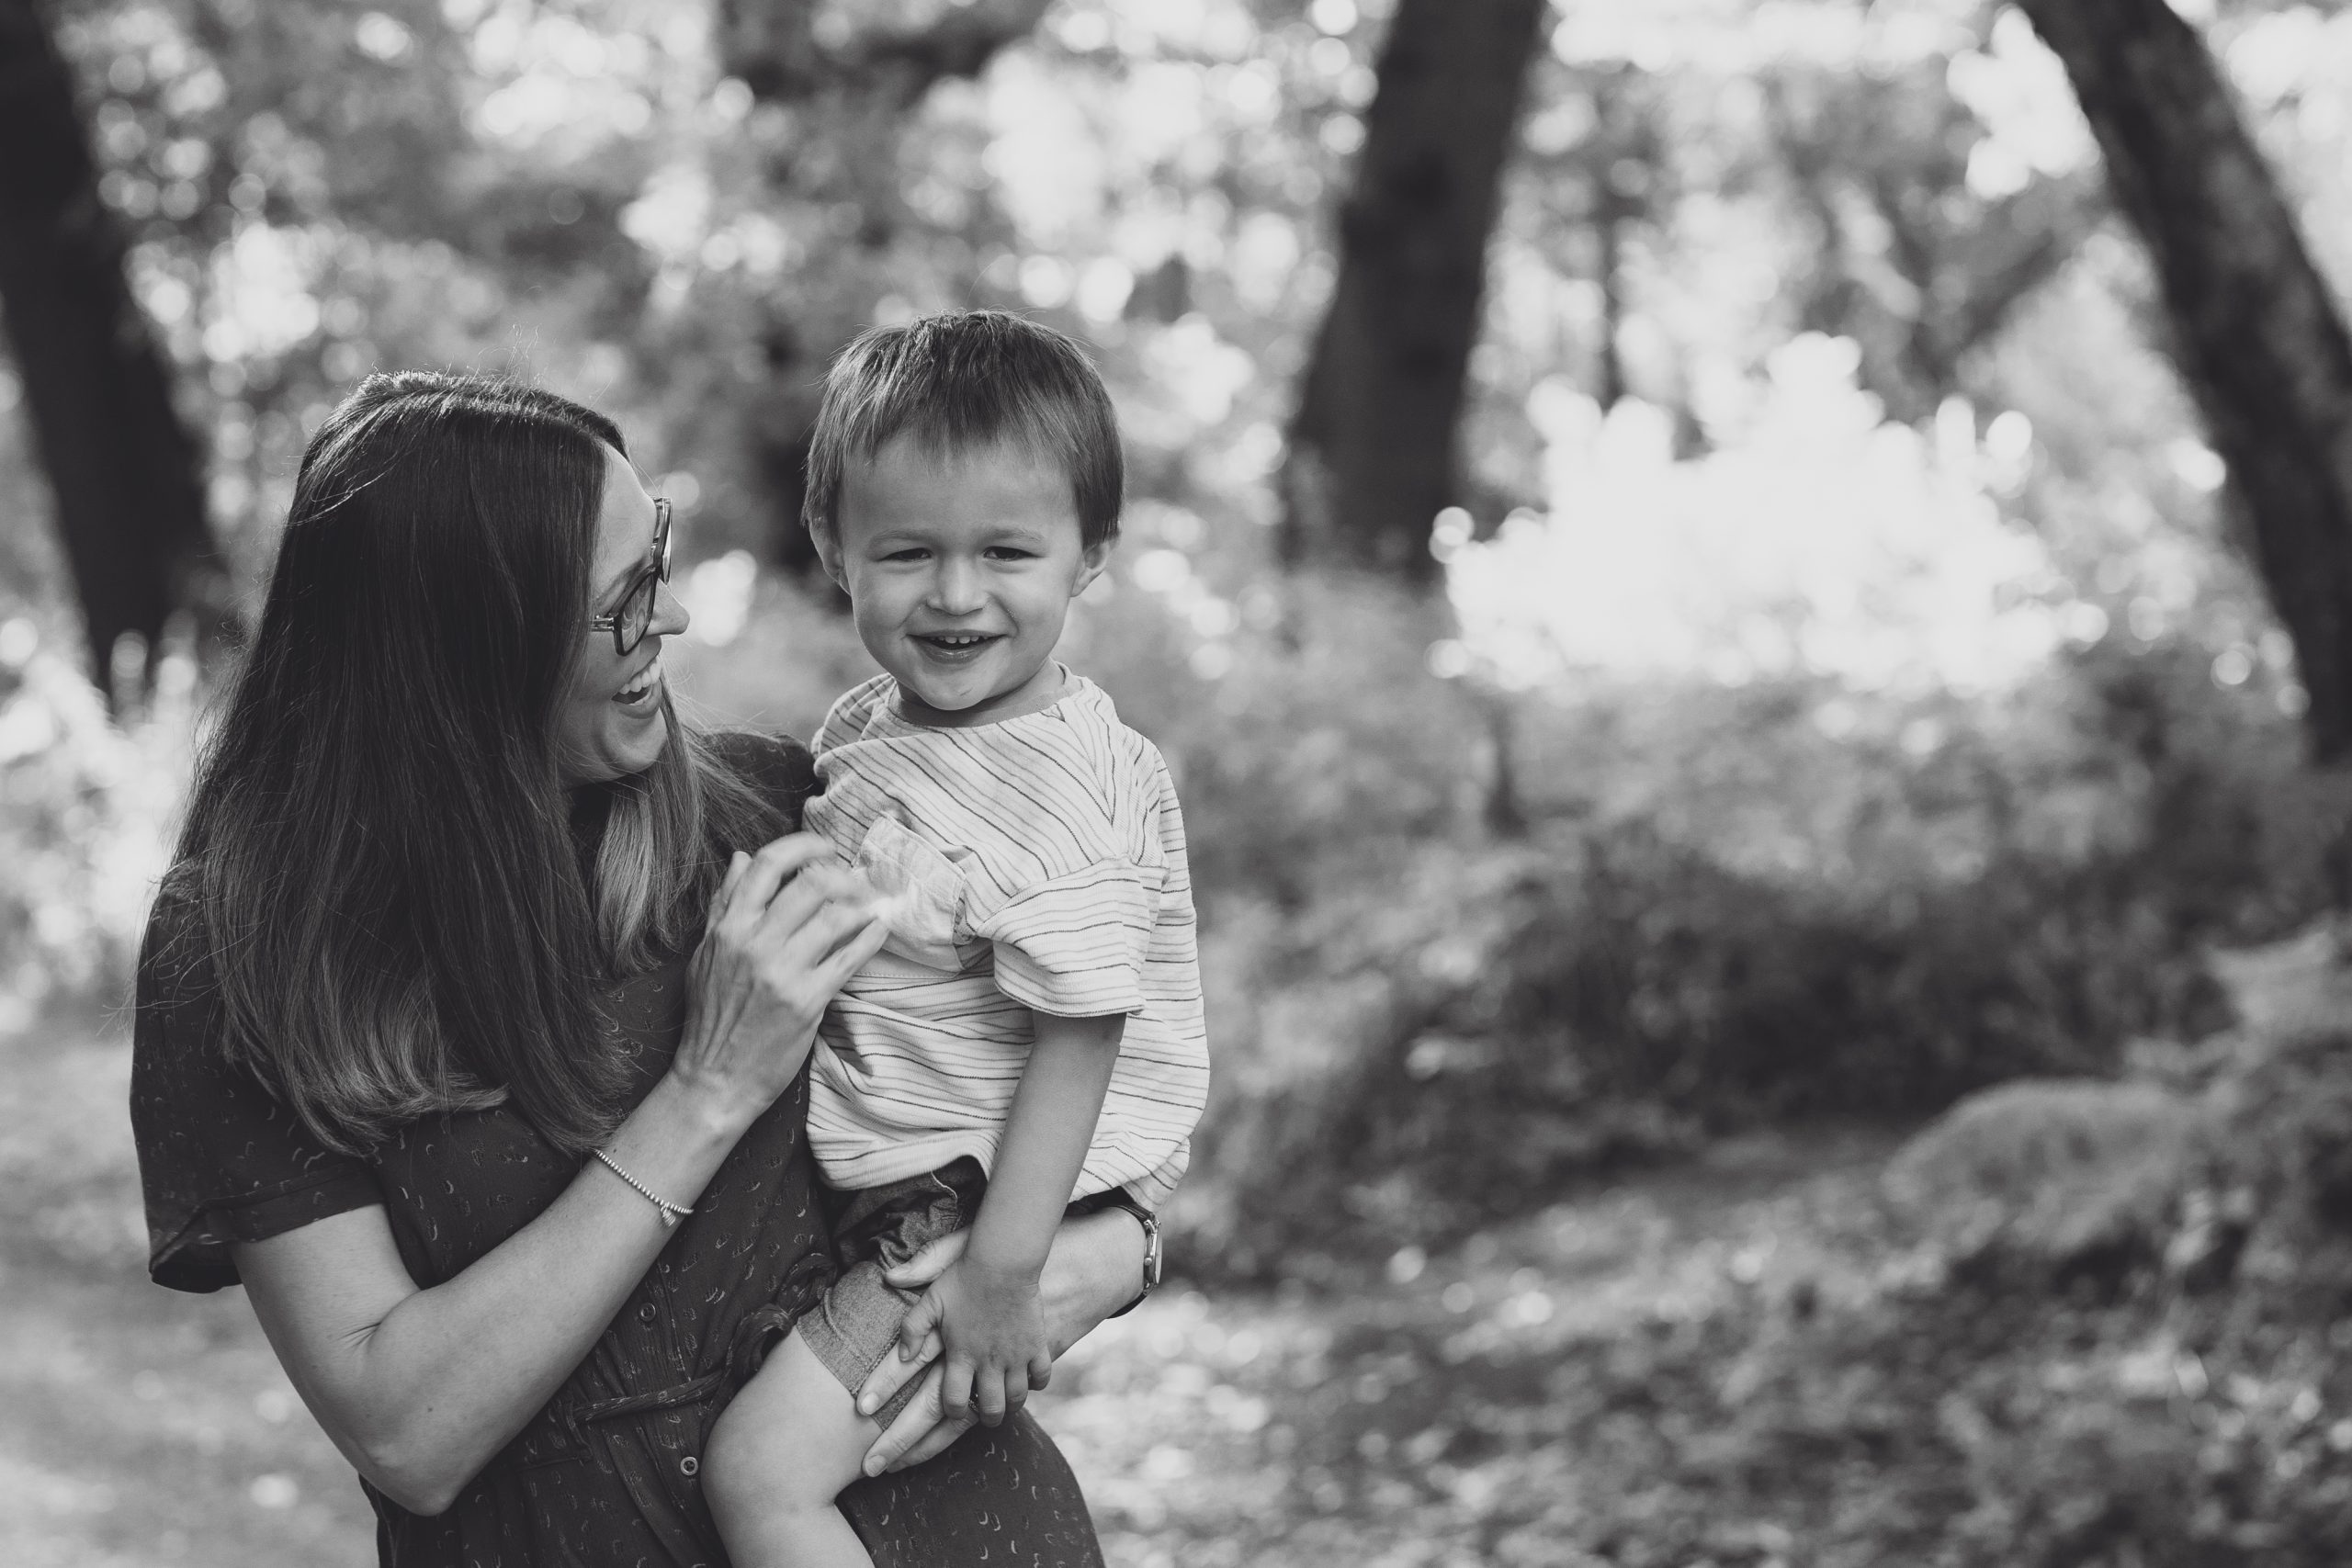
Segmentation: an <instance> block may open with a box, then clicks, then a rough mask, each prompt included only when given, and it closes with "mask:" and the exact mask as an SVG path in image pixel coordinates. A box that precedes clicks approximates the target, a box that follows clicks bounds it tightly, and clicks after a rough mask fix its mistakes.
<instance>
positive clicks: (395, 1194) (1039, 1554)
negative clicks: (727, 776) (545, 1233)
mask: <svg viewBox="0 0 2352 1568" xmlns="http://www.w3.org/2000/svg"><path fill="white" fill-rule="evenodd" d="M722 739H723V741H724V744H723V745H722V747H721V751H722V754H723V755H725V756H726V757H727V758H728V759H729V761H731V762H733V763H734V764H735V765H736V766H738V767H739V768H741V770H742V771H743V772H744V773H746V774H747V776H749V777H751V778H752V779H754V780H755V781H757V782H758V783H759V784H760V785H761V787H762V789H763V792H764V793H766V794H767V795H769V797H770V798H771V799H772V800H773V801H775V804H776V805H777V806H778V807H780V808H781V809H783V810H784V812H785V814H786V818H787V820H790V821H792V822H793V823H795V824H797V822H798V820H799V808H800V806H801V804H802V802H803V801H804V800H805V799H806V798H807V797H808V795H809V793H810V791H811V790H812V789H813V788H814V787H815V780H814V773H813V772H812V770H811V768H810V766H809V756H808V753H807V751H806V750H803V749H802V748H800V747H799V746H798V745H797V743H794V742H791V741H786V740H775V739H762V738H752V737H726V738H722ZM746 847H749V846H746ZM685 1005H686V961H685V959H684V958H683V957H680V958H676V959H673V960H671V961H670V962H667V963H665V964H662V965H660V966H658V967H657V968H655V969H653V970H651V971H649V972H647V973H645V974H642V975H639V976H632V977H630V978H629V979H628V980H626V981H624V982H622V983H620V984H619V985H617V986H616V987H614V988H613V990H612V991H611V992H610V993H609V995H608V998H607V1004H606V1009H605V1016H606V1018H608V1019H609V1020H610V1021H611V1022H612V1025H613V1026H614V1027H616V1028H617V1029H618V1030H619V1031H620V1032H621V1033H622V1035H623V1036H624V1038H625V1040H626V1042H627V1043H628V1047H629V1050H630V1065H631V1072H632V1078H631V1083H630V1087H629V1090H628V1094H629V1100H630V1102H631V1103H634V1102H635V1101H636V1100H638V1099H639V1098H641V1097H642V1096H643V1095H644V1094H645V1092H646V1091H647V1090H649V1089H651V1088H652V1087H653V1085H654V1084H655V1083H656V1082H657V1081H658V1080H659V1079H660V1077H661V1076H662V1073H663V1072H664V1071H665V1070H666V1069H667V1067H668V1066H669V1063H670V1059H671V1057H672V1055H673V1054H674V1052H675V1051H676V1049H677V1045H678V1042H679V1037H680V1034H681V1032H682V1031H683V1029H684V1020H685ZM808 1095H809V1089H808V1076H807V1073H806V1072H805V1070H804V1072H803V1073H802V1076H801V1077H800V1078H799V1080H798V1081H797V1082H796V1083H795V1085H794V1086H793V1088H792V1089H791V1091H790V1092H788V1093H787V1094H786V1095H785V1096H784V1097H783V1098H782V1099H780V1100H778V1101H777V1102H776V1103H775V1105H773V1106H771V1107H770V1108H769V1109H768V1110H767V1111H766V1112H764V1113H763V1115H762V1116H761V1117H760V1118H759V1120H758V1121H757V1122H754V1123H753V1124H752V1127H751V1129H750V1130H749V1131H748V1132H747V1133H745V1134H744V1135H743V1137H742V1138H741V1140H740V1141H739V1142H738V1143H737V1145H735V1147H734V1149H733V1150H732V1151H731V1152H729V1155H728V1156H727V1158H726V1161H725V1162H724V1163H723V1164H722V1165H721V1166H720V1168H719V1169H718V1174H717V1175H715V1176H714V1177H713V1178H712V1179H711V1182H710V1185H709V1186H708V1188H707V1189H706V1190H705V1191H704V1192H703V1193H702V1195H701V1196H700V1197H699V1198H698V1199H697V1201H696V1202H695V1212H694V1213H692V1214H690V1215H688V1216H687V1217H686V1219H685V1220H684V1222H683V1223H681V1224H680V1225H679V1226H678V1228H677V1229H676V1231H674V1232H673V1233H672V1235H671V1236H670V1238H669V1241H668V1244H667V1245H666V1246H665V1247H663V1248H662V1253H661V1256H660V1257H659V1258H657V1259H656V1261H655V1263H654V1265H653V1267H652V1269H650V1271H649V1272H648V1273H647V1274H646V1276H645V1278H644V1279H643V1280H641V1281H639V1285H638V1287H637V1289H636V1291H635V1292H633V1293H632V1295H631V1296H630V1298H629V1300H628V1303H626V1304H625V1305H624V1306H623V1307H622V1309H621V1311H620V1312H619V1313H618V1314H616V1315H615V1317H614V1319H613V1322H612V1324H611V1325H610V1326H609V1327H607V1328H606V1329H605V1333H604V1336H603V1337H601V1338H600V1339H599V1340H598V1341H597V1342H596V1345H595V1348H594V1349H593V1350H591V1351H590V1353H589V1355H588V1357H587V1359H585V1360H584V1361H582V1363H581V1364H580V1366H579V1368H578V1369H577V1370H576V1371H573V1373H572V1374H571V1378H570V1379H569V1380H568V1381H567V1382H565V1384H564V1386H563V1387H562V1389H561V1390H560V1392H559V1393H557V1395H556V1396H555V1398H554V1399H553V1400H551V1401H550V1402H549V1403H548V1405H547V1407H546V1408H545V1409H544V1410H542V1411H540V1412H539V1413H538V1415H537V1416H534V1417H533V1418H532V1420H531V1421H530V1422H529V1424H528V1425H526V1427H524V1429H523V1430H522V1432H521V1433H520V1434H518V1435H517V1436H516V1437H515V1439H514V1440H513V1441H512V1442H511V1443H509V1444H508V1445H507V1447H506V1448H505V1450H503V1451H502V1452H501V1453H500V1454H499V1455H498V1456H497V1457H496V1458H495V1459H493V1460H492V1461H491V1463H490V1464H489V1465H488V1466H487V1467H485V1468H484V1470H483V1471H482V1472H481V1474H480V1475H478V1476H477V1477H475V1479H474V1480H473V1482H472V1483H470V1484H469V1486H467V1488H466V1489H465V1490H464V1492H463V1493H462V1494H460V1495H459V1496H458V1500H457V1502H456V1503H455V1504H454V1505H453V1506H451V1507H450V1508H449V1509H448V1510H447V1512H446V1513H443V1514H441V1515H439V1516H436V1517H424V1516H421V1515H416V1514H412V1513H410V1512H409V1511H408V1510H406V1509H404V1508H402V1507H401V1506H400V1505H398V1504H397V1503H394V1502H393V1501H391V1499H390V1498H388V1497H386V1496H384V1495H382V1494H381V1493H379V1492H378V1491H376V1490H375V1489H374V1488H373V1487H369V1486H367V1485H366V1483H364V1482H363V1483H361V1484H362V1486H363V1488H364V1489H365V1490H366V1492H367V1494H368V1501H369V1502H370V1503H371V1504H372V1505H373V1506H374V1508H375V1511H376V1517H377V1547H378V1554H379V1561H380V1562H382V1563H383V1564H385V1565H386V1568H538V1565H542V1564H545V1565H548V1568H553V1565H556V1564H563V1565H566V1568H573V1565H577V1568H605V1565H607V1564H610V1565H611V1568H637V1565H640V1564H642V1565H676V1568H687V1565H690V1564H707V1565H709V1568H722V1565H723V1564H724V1563H725V1562H726V1556H725V1552H724V1551H723V1550H722V1548H721V1547H720V1545H719V1542H718V1533H717V1531H716V1530H715V1529H713V1528H712V1525H711V1520H710V1513H709V1509H708V1507H707V1505H706V1504H705V1502H704V1500H703V1496H702V1490H701V1479H700V1472H701V1469H702V1465H701V1459H700V1456H701V1454H702V1452H703V1450H704V1446H705V1444H706V1441H707V1438H708V1435H709V1431H710V1427H711V1424H712V1422H713V1421H714V1420H715V1419H716V1418H717V1416H718V1412H719V1411H720V1410H721V1409H723V1408H724V1407H725V1403H726V1400H727V1399H728V1398H729V1396H730V1395H731V1394H732V1393H733V1392H734V1390H735V1389H736V1388H738V1387H740V1386H741V1382H742V1380H743V1379H744V1378H746V1377H748V1376H749V1375H750V1373H751V1372H752V1370H753V1369H754V1368H755V1367H756V1365H757V1362H758V1359H759V1358H760V1357H761V1356H762V1355H763V1354H764V1352H765V1350H766V1349H767V1348H769V1347H771V1346H772V1345H773V1344H774V1343H775V1340H776V1339H777V1338H778V1337H781V1335H782V1334H783V1332H784V1331H785V1329H786V1328H787V1327H788V1326H789V1325H790V1323H791V1321H792V1319H793V1318H794V1317H795V1316H796V1315H797V1314H799V1313H800V1312H801V1311H803V1310H805V1309H806V1308H807V1307H808V1306H809V1305H811V1304H812V1303H814V1302H815V1301H816V1300H817V1298H818V1297H819V1296H820V1295H821V1294H822V1292H823V1291H824V1289H825V1287H826V1286H827V1285H828V1284H830V1283H831V1279H832V1272H833V1269H832V1263H831V1235H830V1230H829V1225H828V1218H827V1214H826V1211H825V1206H824V1193H823V1190H822V1188H821V1187H820V1184H819V1182H818V1180H817V1175H816V1167H815V1163H814V1161H813V1160H812V1159H811V1158H810V1156H809V1145H808V1139H807V1131H806V1119H807V1115H808V1105H809V1100H808ZM130 1111H131V1122H132V1128H133V1131H134V1133H135V1134H136V1138H137V1143H138V1147H139V1157H140V1171H141V1180H142V1183H143V1186H144V1189H145V1196H146V1205H147V1220H148V1233H149V1241H150V1255H149V1269H150V1272H151V1274H152V1275H153V1278H154V1280H155V1281H156V1282H157V1283H158V1284H162V1285H166V1286H169V1287H171V1288H173V1289H175V1290H184V1291H215V1290H219V1289H220V1288H221V1287H222V1286H224V1285H231V1284H234V1283H236V1282H237V1277H236V1269H235V1267H234V1264H233V1263H232V1260H231V1257H230V1251H229V1248H230V1246H231V1244H232V1243H235V1242H239V1241H257V1240H260V1239H263V1238H264V1237H267V1236H272V1235H280V1234H282V1233H284V1232H286V1231H289V1230H292V1229H295V1228H296V1227H298V1226H300V1225H303V1224H310V1223H311V1222H312V1221H315V1220H322V1219H325V1218H327V1217H329V1216H330V1215H334V1214H338V1213H346V1212H349V1211H351V1210H355V1209H360V1208H365V1207H367V1206H368V1205H370V1204H381V1205H382V1206H383V1209H384V1212H385V1215H386V1218H387V1219H388V1221H389V1222H390V1226H391V1231H392V1235H393V1238H394V1241H395V1242H396V1244H397V1245H398V1247H399V1249H400V1255H401V1260H402V1261H403V1262H404V1263H405V1264H406V1265H407V1267H408V1269H409V1272H410V1274H411V1275H412V1277H413V1278H414V1279H415V1280H416V1282H417V1284H418V1285H420V1286H423V1287H431V1286H433V1285H436V1284H439V1283H441V1282H443V1281H444V1280H448V1279H451V1278H452V1277H454V1276H455V1275H457V1274H458V1272H459V1271H461V1270H462V1269H465V1268H466V1267H467V1266H468V1265H469V1264H470V1263H472V1262H473V1261H474V1260H475V1259H477V1258H481V1257H482V1256H483V1255H485V1254H486V1253H488V1252H490V1251H491V1250H492V1248H493V1247H497V1246H498V1244H499V1243H501V1242H503V1241H504V1240H505V1239H506V1238H507V1237H509V1236H511V1235H514V1234H515V1232H516V1231H518V1230H520V1229H521V1228H522V1227H523V1226H524V1225H525V1224H528V1223H529V1222H530V1220H531V1219H532V1218H533V1217H534V1216H536V1215H537V1214H538V1213H540V1212H541V1211H542V1210H544V1209H546V1208H547V1207H548V1205H549V1204H550V1203H552V1202H554V1201H555V1200H556V1198H557V1197H558V1196H559V1195H560V1194H561V1193H562V1192H563V1190H565V1188H567V1187H568V1186H569V1185H570V1184H571V1180H572V1179H573V1178H574V1177H575V1176H576V1175H577V1174H578V1172H579V1170H580V1168H581V1165H582V1159H581V1158H580V1157H579V1156H573V1155H570V1154H566V1153H564V1152H563V1151H561V1150H559V1149H557V1148H555V1147H553V1146H552V1145H548V1143H547V1142H546V1141H545V1140H543V1139H541V1138H540V1137H539V1136H538V1134H537V1133H536V1132H534V1131H533V1130H532V1129H531V1128H530V1127H529V1126H528V1125H527V1124H526V1122H524V1121H523V1120H522V1118H520V1117H519V1116H517V1115H515V1113H513V1112H512V1111H508V1110H506V1109H503V1108H500V1109H494V1110H491V1111H475V1112H466V1113H461V1114H453V1115H442V1116H433V1117H427V1118H424V1119H423V1120H420V1121H417V1122H411V1123H409V1124H408V1125H407V1126H405V1127H403V1128H401V1130H400V1131H399V1132H398V1133H397V1134H395V1135H394V1136H392V1137H391V1138H390V1139H389V1140H387V1141H386V1142H385V1143H384V1144H383V1145H380V1146H379V1147H378V1148H376V1149H375V1150H374V1151H373V1152H371V1153H370V1154H369V1155H368V1156H366V1157H364V1158H353V1157H349V1156H342V1155H338V1154H335V1153H334V1152H332V1151H330V1150H328V1149H325V1148H323V1147H322V1146H320V1145H318V1144H317V1142H316V1141H315V1140H314V1139H312V1138H311V1136H310V1134H308V1133H307V1132H306V1131H305V1130H304V1129H303V1127H302V1125H301V1123H300V1121H299V1120H298V1119H297V1118H296V1117H295V1116H294V1114H293V1113H292V1111H289V1110H288V1108H287V1107H286V1106H284V1105H283V1104H281V1103H280V1102H279V1101H278V1100H277V1099H276V1098H275V1096H274V1095H273V1094H272V1093H271V1092H270V1091H269V1090H268V1089H266V1088H265V1087H264V1085H263V1084H262V1083H261V1081H260V1080H258V1079H257V1078H256V1077H254V1076H253V1075H252V1074H251V1073H250V1072H248V1071H246V1070H245V1069H243V1068H242V1067H239V1066H234V1065H232V1064H231V1063H230V1062H229V1061H228V1060H227V1058H226V1057H225V1056H224V1055H223V1054H222V1052H221V1049H220V1003H219V998H218V997H217V994H216V990H215V987H214V985H213V982H212V978H211V967H210V963H209V956H208V954H207V953H205V951H204V944H203V942H202V940H201V926H200V923H199V922H198V920H197V919H196V918H195V911H194V909H193V907H192V906H191V905H190V903H189V902H188V901H187V898H186V897H184V896H183V895H181V894H180V893H179V892H178V890H177V889H176V887H175V884H174V883H173V882H170V881H167V882H166V885H165V887H164V892H163V894H162V895H161V896H160V897H158V898H157V900H156V906H155V909H154V912H153V915H152V917H151V919H150V922H149V927H148V931H147V938H146V942H145V944H144V948H143V950H142V952H141V960H140V967H139V980H138V1010H137V1019H136V1022H135V1025H134V1048H133V1054H132V1076H131V1104H130ZM842 1508H843V1511H844V1512H845V1513H846V1514H847V1515H848V1516H849V1518H850V1521H851V1523H852V1524H853V1525H854V1527H855V1528H856V1530H857V1533H858V1535H859V1537H860V1539H861V1540H864V1541H865V1545H866V1549H867V1551H869V1552H871V1553H872V1554H873V1557H874V1560H875V1562H876V1564H877V1568H901V1565H903V1568H915V1565H918V1564H933V1563H965V1562H989V1563H991V1564H996V1563H1010V1564H1035V1565H1036V1568H1081V1565H1090V1564H1094V1565H1099V1564H1100V1563H1101V1562H1102V1557H1101V1552H1100V1550H1099V1548H1098V1547H1097V1545H1096V1542H1095V1537H1094V1529H1093V1526H1092V1523H1091V1520H1090V1519H1089V1518H1088V1516H1087V1512H1086V1506H1085V1502H1084V1499H1083V1498H1082V1497H1081V1496H1080V1492H1079V1489H1078V1484H1077V1481H1076V1479H1075V1478H1074V1477H1073V1476H1072V1475H1071V1473H1070V1471H1069V1465H1068V1463H1067V1462H1066V1461H1064V1460H1063V1458H1062V1456H1061V1454H1060V1452H1059V1451H1058V1450H1056V1449H1055V1447H1054V1446H1053V1443H1052V1441H1051V1440H1050V1439H1049V1438H1046V1435H1045V1434H1044V1432H1043V1431H1042V1430H1040V1429H1039V1428H1038V1427H1037V1426H1036V1425H1035V1422H1034V1421H1033V1420H1032V1419H1030V1418H1029V1417H1028V1416H1027V1415H1026V1414H1025V1413H1024V1414H1023V1415H1021V1416H1018V1417H1015V1418H1013V1419H1009V1420H1007V1421H1006V1422H1005V1424H1004V1425H1003V1426H1001V1427H997V1428H996V1429H995V1430H994V1431H989V1430H987V1429H985V1428H982V1429H976V1430H974V1431H973V1432H970V1433H968V1434H967V1435H966V1436H965V1437H964V1438H961V1439H960V1440H958V1441H957V1442H956V1444H955V1445H954V1447H952V1448H950V1449H949V1450H947V1452H946V1453H944V1454H943V1455H941V1456H940V1457H938V1458H936V1459H934V1460H933V1461H930V1462H928V1463H926V1464H923V1465H921V1466H918V1467H916V1468H915V1469H914V1470H912V1471H910V1472H904V1473H902V1474H899V1475H893V1476H884V1477H880V1478H877V1479H876V1480H872V1481H862V1482H859V1483H856V1484H855V1485H854V1486H853V1487H851V1489H850V1490H849V1491H848V1492H847V1493H845V1494H844V1495H843V1497H842Z"/></svg>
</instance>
